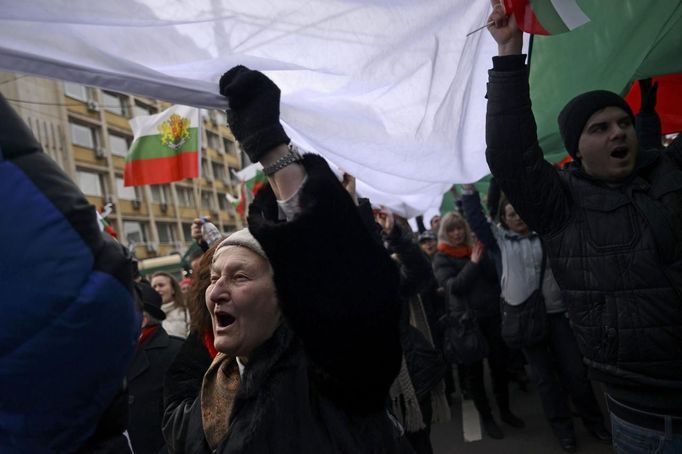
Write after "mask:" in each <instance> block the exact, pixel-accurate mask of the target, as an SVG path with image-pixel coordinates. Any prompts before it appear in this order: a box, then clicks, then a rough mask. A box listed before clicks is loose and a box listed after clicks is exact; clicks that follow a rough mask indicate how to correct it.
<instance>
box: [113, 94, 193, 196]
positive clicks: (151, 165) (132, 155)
mask: <svg viewBox="0 0 682 454" xmlns="http://www.w3.org/2000/svg"><path fill="white" fill-rule="evenodd" d="M200 124H201V122H200V116H199V109H196V108H193V107H187V106H173V107H170V108H169V109H166V110H164V111H163V112H161V113H159V114H156V115H148V116H140V117H135V118H133V119H132V120H130V127H131V128H132V129H133V134H134V135H135V140H134V141H133V144H132V146H131V147H130V151H129V152H128V155H127V156H126V163H125V170H124V174H123V180H124V185H125V186H140V185H145V184H161V183H170V182H171V181H179V180H183V179H185V178H196V177H198V176H199V169H200V165H199V159H200V150H201V143H200V141H201V131H200V130H199V125H200Z"/></svg>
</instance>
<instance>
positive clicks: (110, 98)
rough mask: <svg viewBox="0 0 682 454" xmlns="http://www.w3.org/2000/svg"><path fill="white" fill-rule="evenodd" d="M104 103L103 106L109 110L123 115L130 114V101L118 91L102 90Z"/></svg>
mask: <svg viewBox="0 0 682 454" xmlns="http://www.w3.org/2000/svg"><path fill="white" fill-rule="evenodd" d="M102 104H103V106H102V107H104V109H105V110H108V111H109V112H112V113H115V114H116V115H121V116H123V117H127V116H128V102H127V101H126V99H125V98H124V97H123V96H121V95H119V94H117V93H110V92H108V91H102Z"/></svg>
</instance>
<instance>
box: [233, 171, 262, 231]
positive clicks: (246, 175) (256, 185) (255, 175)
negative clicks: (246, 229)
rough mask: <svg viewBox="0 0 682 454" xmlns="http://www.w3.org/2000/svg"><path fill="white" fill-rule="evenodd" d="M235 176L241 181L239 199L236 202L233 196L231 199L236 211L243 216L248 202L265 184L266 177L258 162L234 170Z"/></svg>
mask: <svg viewBox="0 0 682 454" xmlns="http://www.w3.org/2000/svg"><path fill="white" fill-rule="evenodd" d="M235 176H236V177H237V178H238V179H239V181H241V184H240V186H239V199H238V200H237V201H236V203H235V199H234V198H233V199H231V200H232V203H233V205H234V206H235V209H236V211H237V213H238V214H239V216H241V217H242V218H243V217H244V216H245V215H246V210H247V208H248V205H249V203H251V201H252V200H253V198H254V197H255V196H256V194H258V191H260V190H261V188H263V186H265V184H266V183H267V182H268V178H267V177H266V176H265V174H264V173H263V167H262V166H261V165H260V164H251V165H250V166H248V167H245V168H243V169H242V170H240V171H239V172H235Z"/></svg>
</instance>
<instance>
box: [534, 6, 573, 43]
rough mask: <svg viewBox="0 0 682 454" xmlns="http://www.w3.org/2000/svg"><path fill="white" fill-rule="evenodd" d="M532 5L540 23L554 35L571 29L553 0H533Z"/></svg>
mask: <svg viewBox="0 0 682 454" xmlns="http://www.w3.org/2000/svg"><path fill="white" fill-rule="evenodd" d="M530 5H531V8H533V12H534V13H535V17H536V18H537V20H538V22H540V25H542V27H543V28H544V29H545V30H547V31H548V32H550V33H551V34H552V35H556V34H558V33H565V32H567V31H569V30H568V27H567V26H566V24H565V23H564V21H563V20H562V19H561V16H559V13H557V12H556V10H555V9H554V6H553V5H552V2H550V1H549V0H531V1H530Z"/></svg>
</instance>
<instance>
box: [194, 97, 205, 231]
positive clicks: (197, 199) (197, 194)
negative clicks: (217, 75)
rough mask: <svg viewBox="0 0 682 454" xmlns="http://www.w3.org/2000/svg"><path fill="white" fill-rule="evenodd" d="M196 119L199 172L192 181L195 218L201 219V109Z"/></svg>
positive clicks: (202, 132) (202, 124) (202, 129)
mask: <svg viewBox="0 0 682 454" xmlns="http://www.w3.org/2000/svg"><path fill="white" fill-rule="evenodd" d="M197 117H198V118H197V126H198V128H199V130H198V135H197V151H198V153H197V155H198V159H199V162H198V163H197V167H198V169H199V172H198V174H199V176H198V177H197V178H195V179H194V207H195V209H196V213H197V218H199V219H201V177H202V175H201V171H202V170H203V169H202V165H201V152H202V145H203V144H202V143H201V141H202V140H201V139H202V136H203V134H204V128H203V126H204V122H203V120H202V118H201V109H197Z"/></svg>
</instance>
